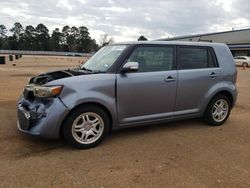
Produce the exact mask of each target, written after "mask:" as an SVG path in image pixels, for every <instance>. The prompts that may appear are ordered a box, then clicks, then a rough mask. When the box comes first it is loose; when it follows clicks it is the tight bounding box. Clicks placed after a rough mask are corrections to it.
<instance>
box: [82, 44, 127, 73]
mask: <svg viewBox="0 0 250 188" xmlns="http://www.w3.org/2000/svg"><path fill="white" fill-rule="evenodd" d="M126 47H127V46H126V45H111V46H105V47H103V48H101V49H100V50H99V51H98V52H97V53H95V55H94V56H92V57H91V58H90V59H89V60H88V61H87V62H86V63H84V64H83V65H82V66H81V69H85V70H89V71H98V72H106V71H107V70H108V69H109V68H110V67H111V66H112V65H113V64H114V62H115V61H116V60H117V58H118V57H119V56H120V55H121V53H122V52H123V50H124V49H125V48H126Z"/></svg>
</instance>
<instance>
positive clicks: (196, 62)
mask: <svg viewBox="0 0 250 188" xmlns="http://www.w3.org/2000/svg"><path fill="white" fill-rule="evenodd" d="M212 67H217V62H216V61H215V57H214V54H213V53H212V51H211V50H210V49H208V48H201V47H179V48H178V69H202V68H212Z"/></svg>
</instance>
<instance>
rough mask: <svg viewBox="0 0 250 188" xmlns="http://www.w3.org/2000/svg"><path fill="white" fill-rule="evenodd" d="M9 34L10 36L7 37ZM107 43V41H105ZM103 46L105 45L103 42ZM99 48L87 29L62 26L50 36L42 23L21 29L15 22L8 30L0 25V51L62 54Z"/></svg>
mask: <svg viewBox="0 0 250 188" xmlns="http://www.w3.org/2000/svg"><path fill="white" fill-rule="evenodd" d="M7 33H8V34H11V35H7ZM107 42H109V41H107ZM103 44H106V42H105V41H103ZM98 48H99V46H98V44H97V43H96V41H95V39H92V38H91V37H90V33H89V30H88V28H87V27H85V26H80V27H75V26H73V27H70V26H68V25H67V26H64V27H63V28H62V29H61V30H60V29H59V28H55V29H54V30H53V31H52V33H51V34H50V32H49V29H48V28H47V27H46V26H45V25H44V24H42V23H40V24H38V25H37V26H36V27H34V26H32V25H28V26H26V27H23V26H22V24H21V23H19V22H16V23H15V24H14V26H13V27H12V28H10V29H9V32H8V30H7V28H6V27H5V26H4V25H0V49H4V50H37V51H64V52H79V53H82V52H86V53H87V52H93V51H97V50H98Z"/></svg>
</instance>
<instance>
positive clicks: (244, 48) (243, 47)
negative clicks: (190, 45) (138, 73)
mask: <svg viewBox="0 0 250 188" xmlns="http://www.w3.org/2000/svg"><path fill="white" fill-rule="evenodd" d="M161 40H166V41H170V40H181V41H195V42H199V41H202V42H219V43H225V44H227V45H228V46H229V48H230V50H231V51H232V54H233V55H234V56H250V28H249V29H241V30H232V31H224V32H217V33H207V34H198V35H188V36H181V37H173V38H165V39H161Z"/></svg>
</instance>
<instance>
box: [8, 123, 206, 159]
mask: <svg viewBox="0 0 250 188" xmlns="http://www.w3.org/2000/svg"><path fill="white" fill-rule="evenodd" d="M203 125H204V126H206V125H205V124H204V123H202V122H201V120H199V119H195V120H183V121H176V122H168V123H161V124H152V125H143V126H137V127H131V128H124V129H120V130H115V131H111V132H110V133H109V135H108V136H107V137H106V139H105V141H104V142H103V143H102V144H101V146H100V145H99V146H97V147H105V148H107V147H110V144H109V143H111V142H112V141H114V140H116V139H118V138H119V139H126V140H127V139H131V138H133V137H137V136H139V135H142V134H143V135H150V134H155V133H160V132H162V131H168V132H169V131H177V130H181V129H190V128H192V129H199V128H202V127H203ZM203 128H204V127H203ZM17 134H18V136H16V139H17V140H18V141H19V142H21V145H20V144H19V147H18V148H19V149H17V150H15V151H14V153H12V154H11V155H12V158H13V159H15V160H20V159H24V158H28V157H32V156H44V155H48V154H50V153H51V152H55V151H57V152H62V153H64V152H72V151H76V150H77V149H75V148H72V147H70V146H68V145H67V143H66V142H65V141H64V140H63V139H61V140H48V139H43V138H40V137H34V136H31V135H26V134H23V133H20V132H19V131H18V132H17ZM111 145H112V144H111ZM97 149H98V148H97ZM79 151H80V150H79Z"/></svg>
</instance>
